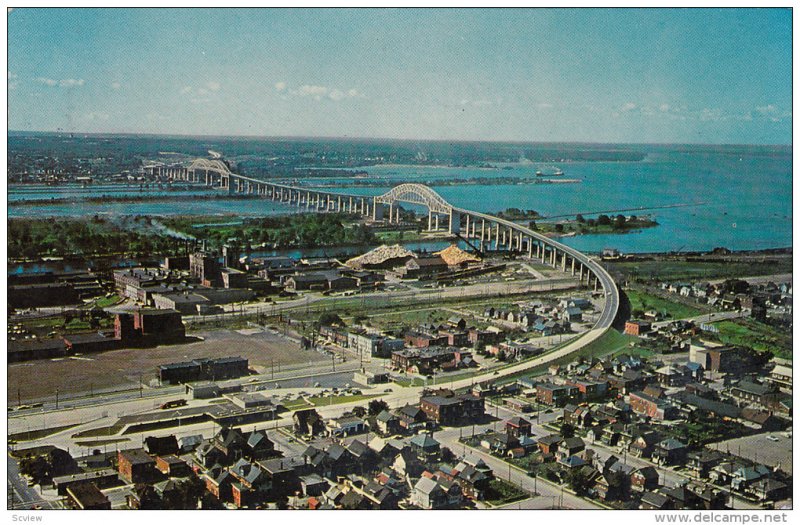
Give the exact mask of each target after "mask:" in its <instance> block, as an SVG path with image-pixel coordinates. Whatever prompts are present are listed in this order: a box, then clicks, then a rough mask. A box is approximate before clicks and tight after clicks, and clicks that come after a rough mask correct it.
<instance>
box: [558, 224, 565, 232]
mask: <svg viewBox="0 0 800 525" xmlns="http://www.w3.org/2000/svg"><path fill="white" fill-rule="evenodd" d="M556 231H557V232H558V233H562V232H563V231H564V225H563V224H561V223H560V222H559V223H558V224H556Z"/></svg>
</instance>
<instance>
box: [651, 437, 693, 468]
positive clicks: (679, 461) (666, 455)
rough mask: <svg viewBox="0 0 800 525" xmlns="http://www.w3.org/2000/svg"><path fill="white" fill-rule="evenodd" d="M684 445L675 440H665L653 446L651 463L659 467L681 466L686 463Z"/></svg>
mask: <svg viewBox="0 0 800 525" xmlns="http://www.w3.org/2000/svg"><path fill="white" fill-rule="evenodd" d="M686 454H687V448H686V444H685V443H682V442H680V441H678V440H677V439H672V438H669V439H665V440H664V441H661V442H660V443H658V444H657V445H656V446H655V449H654V450H653V461H655V462H656V463H658V464H659V465H683V464H684V463H685V462H686Z"/></svg>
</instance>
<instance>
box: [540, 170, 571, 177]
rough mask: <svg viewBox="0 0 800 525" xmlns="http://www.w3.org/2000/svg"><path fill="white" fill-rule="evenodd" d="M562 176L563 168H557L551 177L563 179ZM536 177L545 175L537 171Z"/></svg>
mask: <svg viewBox="0 0 800 525" xmlns="http://www.w3.org/2000/svg"><path fill="white" fill-rule="evenodd" d="M562 175H564V172H563V171H562V170H561V168H556V170H555V171H554V172H553V173H552V175H550V176H551V177H561V176H562ZM536 176H537V177H544V173H542V170H536Z"/></svg>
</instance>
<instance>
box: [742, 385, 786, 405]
mask: <svg viewBox="0 0 800 525" xmlns="http://www.w3.org/2000/svg"><path fill="white" fill-rule="evenodd" d="M731 395H732V396H733V397H734V398H736V399H739V400H741V401H747V402H750V403H758V404H760V405H761V406H769V404H770V403H771V402H772V401H774V400H775V399H777V397H778V392H777V389H776V388H775V387H774V386H772V385H764V384H760V383H754V382H753V381H747V380H744V379H743V380H741V381H739V382H738V383H737V384H736V385H734V386H732V387H731Z"/></svg>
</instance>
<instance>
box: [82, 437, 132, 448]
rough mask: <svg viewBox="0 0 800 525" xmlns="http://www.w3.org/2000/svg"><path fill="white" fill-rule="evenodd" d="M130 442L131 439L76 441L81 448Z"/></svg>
mask: <svg viewBox="0 0 800 525" xmlns="http://www.w3.org/2000/svg"><path fill="white" fill-rule="evenodd" d="M130 440H131V439H130V438H111V439H94V440H89V441H76V442H75V444H76V445H78V446H81V447H102V446H103V445H114V444H116V443H124V442H125V441H130Z"/></svg>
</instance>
